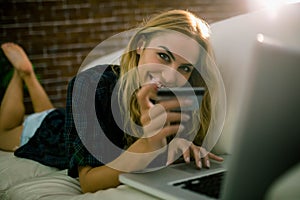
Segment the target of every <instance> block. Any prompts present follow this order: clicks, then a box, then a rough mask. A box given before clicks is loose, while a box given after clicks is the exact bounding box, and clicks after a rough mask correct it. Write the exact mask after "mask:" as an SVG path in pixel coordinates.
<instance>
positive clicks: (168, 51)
mask: <svg viewBox="0 0 300 200" xmlns="http://www.w3.org/2000/svg"><path fill="white" fill-rule="evenodd" d="M159 47H160V48H163V49H164V50H165V51H166V52H167V53H168V54H169V56H170V57H171V58H172V59H173V60H174V61H175V60H176V59H175V56H174V55H173V54H172V52H171V51H170V50H169V49H168V48H167V47H165V46H159Z"/></svg>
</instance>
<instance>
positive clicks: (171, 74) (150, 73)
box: [137, 32, 200, 87]
mask: <svg viewBox="0 0 300 200" xmlns="http://www.w3.org/2000/svg"><path fill="white" fill-rule="evenodd" d="M139 43H140V45H138V46H139V48H138V50H137V53H138V54H139V56H140V58H139V62H138V70H139V75H140V80H141V82H142V84H143V83H147V82H151V81H155V82H158V83H159V84H160V85H161V86H164V87H180V86H183V85H185V84H186V83H187V81H188V79H189V78H190V76H191V74H192V71H193V70H194V67H195V65H196V63H197V62H198V59H199V55H200V46H199V44H198V43H197V42H196V41H195V40H193V39H191V38H189V37H187V36H185V35H183V34H180V33H173V32H172V33H157V34H155V36H154V37H153V38H151V40H150V41H149V43H148V45H147V46H145V42H144V41H140V42H139Z"/></svg>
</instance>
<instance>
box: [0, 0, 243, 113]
mask: <svg viewBox="0 0 300 200" xmlns="http://www.w3.org/2000/svg"><path fill="white" fill-rule="evenodd" d="M0 9H1V10H0V15H1V25H0V42H1V43H3V42H6V41H13V42H16V43H18V44H21V45H22V46H23V47H24V49H25V50H26V52H27V53H28V54H29V58H30V59H31V60H32V62H33V64H34V66H35V68H36V72H37V74H38V75H39V76H40V77H41V83H42V85H43V86H44V87H45V90H46V91H47V93H48V94H49V96H50V99H51V100H52V101H53V103H54V105H55V106H56V107H62V106H64V104H65V100H66V86H67V83H68V81H69V80H70V78H71V77H73V76H74V75H75V74H76V73H77V70H78V68H79V66H80V64H81V62H82V61H83V59H84V58H85V56H86V55H87V54H88V53H89V52H90V51H91V50H92V49H93V48H94V47H95V46H96V45H98V44H99V43H100V42H101V41H103V40H105V39H106V38H108V37H110V36H113V35H114V34H117V33H119V32H122V31H124V30H127V29H130V28H131V27H134V26H135V25H137V23H138V22H141V21H142V20H143V19H144V18H145V17H147V16H149V15H150V14H152V13H154V12H157V11H162V10H167V9H188V10H190V11H192V12H194V13H196V14H198V15H199V16H201V17H202V18H204V19H205V20H206V21H208V22H209V23H212V22H215V21H219V20H222V19H226V18H229V17H232V16H235V15H238V14H242V13H245V12H247V8H246V5H245V3H244V1H240V0H179V1H176V0H151V1H150V0H145V1H144V0H140V1H138V0H128V1H122V0H98V1H97V0H85V1H81V0H43V1H41V0H24V1H21V0H4V1H3V0H2V1H1V3H0ZM0 67H1V66H0ZM1 81H2V80H1ZM25 101H26V106H27V109H28V111H27V112H31V107H30V99H29V98H28V97H27V98H26V99H25Z"/></svg>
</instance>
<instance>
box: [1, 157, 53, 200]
mask: <svg viewBox="0 0 300 200" xmlns="http://www.w3.org/2000/svg"><path fill="white" fill-rule="evenodd" d="M57 170H58V169H56V168H51V167H47V166H45V165H42V164H40V163H38V162H35V161H32V160H28V159H23V158H18V157H15V156H14V154H13V153H12V152H4V151H0V177H1V178H0V199H2V198H1V197H2V195H3V194H4V192H5V191H6V190H7V189H9V188H10V187H11V186H13V185H16V184H18V183H20V182H23V181H25V180H28V179H30V178H33V177H36V176H43V175H46V174H49V173H52V172H55V171H57Z"/></svg>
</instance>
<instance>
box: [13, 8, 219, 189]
mask: <svg viewBox="0 0 300 200" xmlns="http://www.w3.org/2000/svg"><path fill="white" fill-rule="evenodd" d="M212 57H213V56H212V50H211V46H210V43H209V27H208V25H207V24H206V23H205V22H204V21H203V20H201V19H199V18H198V17H196V16H195V15H193V14H192V13H190V12H187V11H183V10H172V11H167V12H163V13H160V14H158V15H156V16H154V17H152V18H151V19H149V20H148V21H146V22H145V23H143V24H142V25H141V27H139V28H138V29H137V31H136V33H135V34H134V35H133V36H132V38H131V40H130V42H129V44H128V46H127V49H126V50H125V52H124V54H123V55H122V58H121V62H120V66H116V65H101V66H95V67H93V68H90V69H87V70H85V71H82V72H81V73H79V74H78V75H77V76H76V77H75V78H74V79H72V80H71V82H70V83H69V86H68V94H67V105H66V117H65V118H64V112H63V111H61V110H59V109H54V110H53V111H52V112H50V113H49V114H48V115H47V116H46V117H45V119H44V120H43V122H42V124H41V125H40V126H41V127H40V128H38V129H37V130H36V131H35V133H34V134H33V136H32V137H31V139H30V140H29V141H28V142H27V143H26V144H23V145H22V146H21V147H20V148H18V149H17V150H16V151H15V155H16V156H20V157H25V158H29V159H32V160H36V161H39V162H41V163H43V164H45V165H49V166H55V167H58V168H62V169H63V168H68V173H69V175H70V176H72V177H79V181H80V185H81V188H82V191H83V192H95V191H98V190H101V189H107V188H111V187H116V186H118V185H119V184H120V182H119V180H118V176H119V174H120V173H126V172H133V171H143V170H153V169H157V168H159V167H164V166H166V165H168V164H170V163H172V162H174V161H175V160H176V159H177V158H178V157H179V156H180V155H183V156H182V157H183V158H184V160H185V162H187V163H189V162H190V160H191V158H193V159H194V160H195V162H196V165H197V167H198V168H199V169H200V168H202V167H210V162H209V159H214V160H217V161H222V158H221V157H219V156H216V155H214V154H212V153H210V152H207V151H206V149H205V148H203V147H201V146H202V143H203V140H204V138H205V136H207V132H208V129H209V126H210V123H211V121H212V117H211V110H212V107H213V105H214V104H212V102H213V101H212V100H211V92H213V91H212V90H211V89H210V90H209V88H208V87H207V85H213V84H214V81H217V80H214V78H207V77H203V74H202V72H205V73H204V74H205V75H208V76H209V70H210V64H211V58H212ZM203 69H205V70H203ZM190 86H192V87H198V86H201V87H204V88H206V92H205V95H204V98H203V100H202V103H201V106H199V109H196V110H195V112H193V114H192V115H189V114H186V113H183V112H182V113H180V112H173V110H174V109H176V108H179V107H182V106H190V105H191V104H192V101H191V100H189V99H188V98H178V99H176V98H174V99H170V100H166V101H161V102H158V103H157V102H155V99H156V98H157V90H158V88H160V87H168V88H173V87H190ZM51 113H52V114H51ZM189 121H192V123H191V124H192V126H191V127H188V126H186V125H185V123H188V122H189ZM23 132H24V131H23ZM22 134H24V133H22ZM178 135H179V136H178ZM181 136H183V137H181ZM45 149H46V150H45ZM40 151H43V153H42V154H41V153H40ZM178 152H179V154H178Z"/></svg>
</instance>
